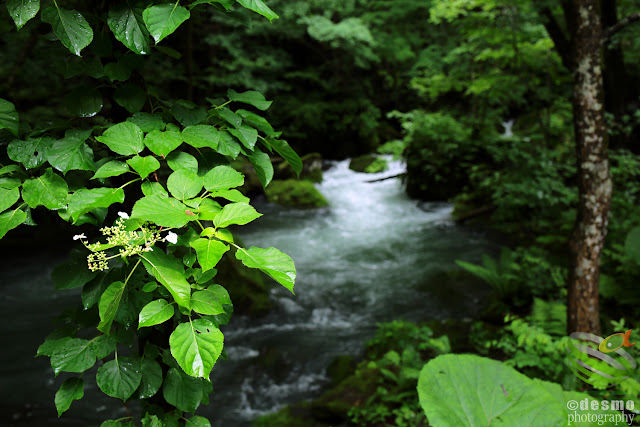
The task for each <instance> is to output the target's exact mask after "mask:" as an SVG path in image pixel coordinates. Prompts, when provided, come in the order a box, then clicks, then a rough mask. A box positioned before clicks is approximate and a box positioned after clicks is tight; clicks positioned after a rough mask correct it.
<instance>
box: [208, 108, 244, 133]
mask: <svg viewBox="0 0 640 427" xmlns="http://www.w3.org/2000/svg"><path fill="white" fill-rule="evenodd" d="M213 111H214V112H215V114H217V115H218V116H220V118H222V119H223V120H224V121H225V122H227V123H229V124H230V125H231V126H233V127H234V128H236V129H237V128H239V127H240V126H242V117H240V116H239V115H237V114H236V113H234V112H233V111H231V110H229V109H228V108H226V107H224V108H220V109H218V110H213Z"/></svg>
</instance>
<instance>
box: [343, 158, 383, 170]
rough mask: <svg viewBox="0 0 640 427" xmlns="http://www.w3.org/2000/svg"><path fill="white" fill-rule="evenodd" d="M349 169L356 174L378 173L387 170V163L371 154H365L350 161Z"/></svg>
mask: <svg viewBox="0 0 640 427" xmlns="http://www.w3.org/2000/svg"><path fill="white" fill-rule="evenodd" d="M349 169H351V170H353V171H356V172H365V173H378V172H382V171H384V170H386V169H387V161H386V160H385V159H383V158H381V157H376V156H374V155H373V154H365V155H363V156H358V157H354V158H353V159H351V162H349Z"/></svg>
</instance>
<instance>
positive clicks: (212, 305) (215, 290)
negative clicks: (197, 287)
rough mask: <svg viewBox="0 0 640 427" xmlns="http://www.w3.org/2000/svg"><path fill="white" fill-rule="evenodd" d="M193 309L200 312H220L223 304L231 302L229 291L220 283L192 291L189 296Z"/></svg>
mask: <svg viewBox="0 0 640 427" xmlns="http://www.w3.org/2000/svg"><path fill="white" fill-rule="evenodd" d="M191 303H192V305H193V310H194V311H195V312H197V313H200V314H210V315H215V314H222V313H224V307H223V304H231V299H230V298H229V293H228V292H227V290H226V289H225V288H223V287H222V286H220V285H211V286H209V287H208V288H207V289H206V290H204V291H198V292H194V293H193V295H192V297H191Z"/></svg>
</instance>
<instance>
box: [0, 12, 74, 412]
mask: <svg viewBox="0 0 640 427" xmlns="http://www.w3.org/2000/svg"><path fill="white" fill-rule="evenodd" d="M7 10H8V11H9V15H11V19H13V22H14V23H15V24H16V28H17V29H18V30H20V28H22V27H23V26H24V24H26V23H27V22H28V21H29V20H30V19H31V18H33V17H34V16H36V14H37V13H38V10H40V0H7ZM69 404H71V403H69ZM67 408H68V407H67ZM63 412H64V411H63ZM58 416H60V414H59V413H58Z"/></svg>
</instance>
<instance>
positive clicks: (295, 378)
mask: <svg viewBox="0 0 640 427" xmlns="http://www.w3.org/2000/svg"><path fill="white" fill-rule="evenodd" d="M403 170H404V169H403V165H402V164H401V163H400V162H391V163H390V170H388V171H386V172H381V173H379V174H373V175H372V174H362V173H356V172H353V171H351V170H349V168H348V160H345V161H340V162H336V163H334V164H333V165H332V166H331V168H330V169H329V170H327V171H326V172H325V174H324V181H323V182H322V183H321V184H319V185H318V186H317V187H318V189H319V190H320V191H321V192H322V193H323V194H324V195H325V197H326V198H327V200H328V201H329V207H327V208H322V209H318V210H311V211H309V210H296V209H286V208H282V207H279V206H274V205H271V204H268V203H266V202H265V201H261V200H256V201H255V202H254V205H255V207H256V209H257V210H258V211H259V212H261V213H263V214H264V216H263V217H261V218H259V219H258V220H256V221H255V222H254V223H253V224H252V225H248V226H244V227H241V228H240V229H238V230H237V231H236V232H237V234H238V235H239V236H240V237H241V239H242V240H243V242H244V243H245V245H247V246H259V247H269V246H274V247H276V248H278V249H280V250H281V251H283V252H285V253H287V254H289V255H290V256H291V257H292V258H293V260H294V261H295V264H296V268H297V273H298V275H297V280H296V285H295V288H294V291H295V293H296V294H295V296H294V295H292V294H291V293H290V292H289V291H288V290H286V289H285V288H283V287H281V286H277V287H274V289H273V290H272V294H271V298H272V299H273V301H274V302H275V306H276V308H275V309H274V310H273V311H272V312H270V313H269V314H268V315H267V316H265V317H263V318H259V319H253V318H247V317H243V316H237V315H236V316H234V317H233V318H232V321H231V323H230V324H229V325H227V326H225V327H224V328H223V332H224V334H225V348H226V351H227V354H228V356H229V357H228V360H226V361H222V360H220V361H219V362H218V363H217V364H216V366H215V367H214V370H213V375H212V381H213V386H214V393H213V394H212V395H211V404H210V405H208V406H206V407H203V406H201V407H200V408H199V409H198V414H201V415H204V416H207V417H209V418H210V419H211V420H212V421H213V425H214V426H218V427H221V426H246V425H249V424H250V421H251V420H252V419H253V418H255V417H256V416H259V415H261V414H265V413H269V412H272V411H274V410H277V409H279V408H281V407H283V406H284V405H287V404H289V403H294V402H298V401H301V400H303V399H307V398H313V397H317V396H319V395H320V394H321V393H322V392H323V390H324V389H325V387H326V385H327V383H328V379H327V377H326V374H325V371H326V368H327V366H328V365H329V363H330V362H331V360H332V359H333V358H334V357H335V356H337V355H341V354H350V355H357V354H359V353H360V352H361V351H362V349H363V346H364V343H365V342H366V340H367V339H369V338H371V337H372V336H373V333H374V332H375V327H376V324H377V323H379V322H385V321H390V320H393V319H407V320H415V321H423V320H431V319H445V318H468V317H473V316H475V315H477V314H478V312H479V310H480V306H481V300H482V299H483V297H484V296H486V295H487V289H486V288H482V289H477V288H472V287H471V286H469V285H465V284H460V285H458V286H457V287H456V286H452V285H451V284H448V285H447V286H446V287H445V286H441V284H439V283H434V282H433V280H431V281H430V280H429V278H430V277H433V275H434V274H436V273H438V272H443V271H448V270H452V269H455V268H456V266H455V264H454V260H455V259H464V260H468V261H478V260H479V259H480V257H481V254H482V253H484V252H487V251H492V250H493V249H494V247H495V244H493V243H492V242H491V239H490V238H489V237H488V236H486V235H485V234H484V233H483V232H480V231H477V230H473V229H470V228H467V227H462V226H459V225H456V224H454V223H453V222H452V221H451V218H450V212H451V205H450V204H445V203H419V202H416V201H415V200H411V199H409V198H408V197H407V196H406V195H405V194H404V192H403V189H402V185H401V182H400V180H399V178H392V179H387V180H381V181H376V182H369V181H371V180H376V179H379V178H384V177H387V176H392V175H396V174H398V173H401V172H402V171H403ZM48 253H49V255H47V256H44V255H42V256H39V258H36V259H24V258H25V256H24V255H23V256H22V257H18V256H17V255H15V256H14V258H11V257H9V258H7V257H5V259H4V263H3V266H2V270H1V273H2V274H1V276H0V291H1V294H0V310H2V312H3V319H4V320H5V321H4V322H3V327H2V328H1V329H0V339H1V340H2V341H1V342H2V343H3V345H4V351H3V352H0V370H1V372H0V374H1V375H2V392H3V398H2V402H1V403H0V405H2V409H4V410H3V411H2V414H3V415H2V416H1V417H0V424H1V425H16V426H17V425H24V426H27V425H69V426H70V425H87V424H88V423H93V424H99V421H98V420H104V419H107V418H113V419H115V418H119V417H122V416H125V415H126V414H125V413H124V409H123V408H122V405H121V404H118V401H116V400H115V399H109V398H104V395H101V393H100V391H99V390H97V386H96V385H95V381H94V380H93V373H89V374H88V375H86V377H87V381H86V386H85V398H84V399H82V400H81V401H80V402H74V404H73V405H72V407H71V410H70V411H69V412H68V413H67V414H65V415H64V416H63V417H62V418H61V419H59V420H58V419H57V418H56V413H55V409H54V406H53V397H54V394H55V392H56V390H57V388H58V387H59V385H60V383H61V380H60V379H54V378H53V374H52V373H51V369H50V366H49V365H48V358H44V357H41V358H37V359H34V358H33V355H34V354H35V352H36V349H37V346H38V345H39V344H40V343H41V342H42V340H43V339H44V337H45V336H46V334H47V333H48V331H50V330H51V323H50V319H51V318H52V316H53V315H54V314H55V313H58V312H59V311H60V310H61V309H62V308H64V307H65V306H72V305H73V304H76V303H77V302H78V300H79V295H78V292H74V291H65V292H54V291H53V286H52V285H51V283H50V280H49V275H50V273H51V269H52V268H53V266H54V265H56V263H57V262H60V261H62V258H61V257H59V256H57V255H55V256H52V255H50V253H51V252H48ZM27 279H28V282H27ZM95 369H96V368H95V367H94V370H95ZM60 377H63V378H64V374H62V375H60Z"/></svg>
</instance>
